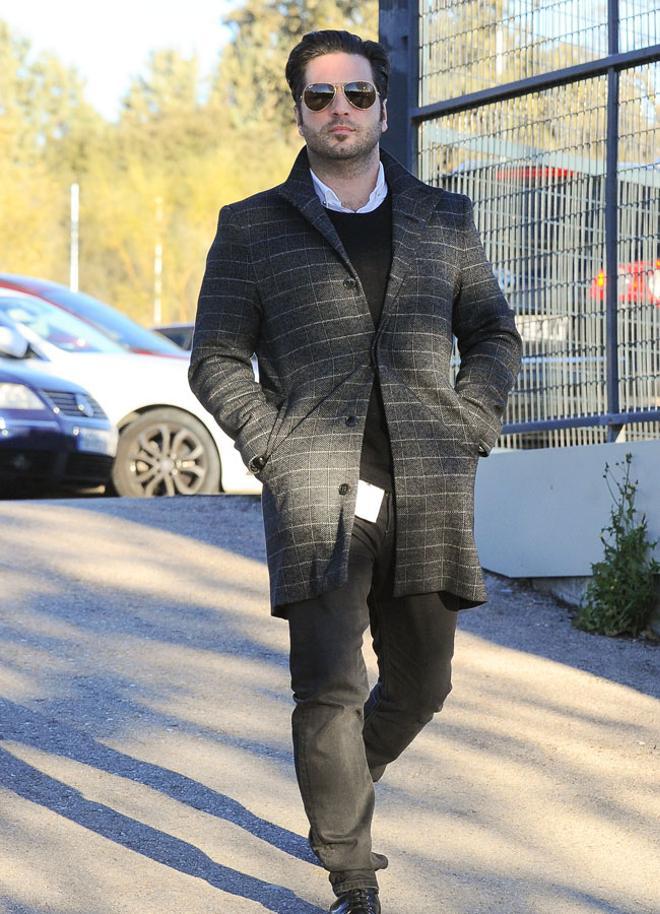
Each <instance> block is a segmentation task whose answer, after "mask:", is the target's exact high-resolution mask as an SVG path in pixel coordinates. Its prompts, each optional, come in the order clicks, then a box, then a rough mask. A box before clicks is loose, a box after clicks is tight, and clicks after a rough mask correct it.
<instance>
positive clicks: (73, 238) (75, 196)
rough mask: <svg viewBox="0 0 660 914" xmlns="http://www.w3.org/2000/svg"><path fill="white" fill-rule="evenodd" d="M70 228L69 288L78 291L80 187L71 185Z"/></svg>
mask: <svg viewBox="0 0 660 914" xmlns="http://www.w3.org/2000/svg"><path fill="white" fill-rule="evenodd" d="M69 197H70V210H71V217H70V218H71V228H70V240H69V288H70V289H71V291H72V292H77V291H78V246H79V227H80V185H79V184H72V185H71V188H70V194H69Z"/></svg>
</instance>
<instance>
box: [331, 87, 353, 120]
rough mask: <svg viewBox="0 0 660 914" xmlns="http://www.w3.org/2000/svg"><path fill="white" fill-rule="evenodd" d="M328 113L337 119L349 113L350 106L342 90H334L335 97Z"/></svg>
mask: <svg viewBox="0 0 660 914" xmlns="http://www.w3.org/2000/svg"><path fill="white" fill-rule="evenodd" d="M330 111H331V112H332V113H333V114H336V115H337V116H338V117H340V116H341V115H344V114H348V113H349V111H350V105H349V104H348V102H347V101H346V96H345V95H344V90H343V89H341V88H339V89H337V90H336V92H335V97H334V98H333V99H332V102H331V103H330Z"/></svg>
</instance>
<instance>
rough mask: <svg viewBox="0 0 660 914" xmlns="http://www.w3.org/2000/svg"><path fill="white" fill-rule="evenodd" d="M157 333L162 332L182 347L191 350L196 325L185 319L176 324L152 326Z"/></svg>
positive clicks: (187, 350)
mask: <svg viewBox="0 0 660 914" xmlns="http://www.w3.org/2000/svg"><path fill="white" fill-rule="evenodd" d="M151 329H152V330H154V331H155V332H156V333H161V334H162V335H163V336H165V337H167V339H168V340H171V341H172V342H173V343H176V345H177V346H179V347H180V348H181V349H185V350H186V352H190V350H191V349H192V340H193V330H194V329H195V325H194V324H192V323H186V322H184V321H182V322H180V323H176V324H164V325H163V326H162V327H152V328H151Z"/></svg>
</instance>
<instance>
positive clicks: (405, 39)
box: [378, 0, 417, 168]
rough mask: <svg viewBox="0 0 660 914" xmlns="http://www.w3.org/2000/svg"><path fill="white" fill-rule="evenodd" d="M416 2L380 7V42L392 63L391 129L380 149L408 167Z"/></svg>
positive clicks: (386, 2)
mask: <svg viewBox="0 0 660 914" xmlns="http://www.w3.org/2000/svg"><path fill="white" fill-rule="evenodd" d="M416 2H417V0H380V3H379V5H378V34H379V41H380V42H381V44H382V45H383V47H384V48H385V50H386V51H387V54H388V57H389V59H390V85H389V92H388V96H387V115H388V117H387V120H388V128H387V131H386V132H385V133H384V134H383V136H382V139H381V143H380V145H381V146H382V148H383V149H386V150H387V151H388V152H389V153H391V155H393V156H394V157H395V158H396V159H398V160H399V162H401V164H402V165H405V167H406V168H410V167H411V164H412V163H411V158H410V131H411V125H410V110H411V109H410V97H411V96H410V93H411V89H410V83H411V80H412V76H411V74H410V56H411V51H410V41H411V39H410V36H409V34H408V32H409V23H410V11H409V3H410V4H413V3H416Z"/></svg>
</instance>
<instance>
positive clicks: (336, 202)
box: [309, 162, 387, 213]
mask: <svg viewBox="0 0 660 914" xmlns="http://www.w3.org/2000/svg"><path fill="white" fill-rule="evenodd" d="M309 173H310V175H311V176H312V182H313V184H314V190H315V191H316V193H317V196H318V198H319V200H320V201H321V203H322V204H323V205H324V206H326V207H327V208H328V209H333V210H335V212H338V213H370V212H372V210H375V209H377V208H378V207H379V206H380V204H381V203H382V202H383V200H384V199H385V197H386V196H387V184H386V182H385V169H384V168H383V163H382V162H381V163H380V167H379V169H378V178H377V179H376V186H375V187H374V189H373V190H372V191H371V194H370V196H369V199H368V200H367V202H366V203H365V204H364V206H361V207H360V209H349V207H348V206H344V204H343V203H342V202H341V200H340V199H339V197H338V196H337V194H336V193H335V192H334V190H333V189H332V188H331V187H328V185H327V184H324V183H323V181H322V180H321V179H320V178H317V177H316V175H315V174H314V172H313V171H312V169H311V168H310V169H309Z"/></svg>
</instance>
